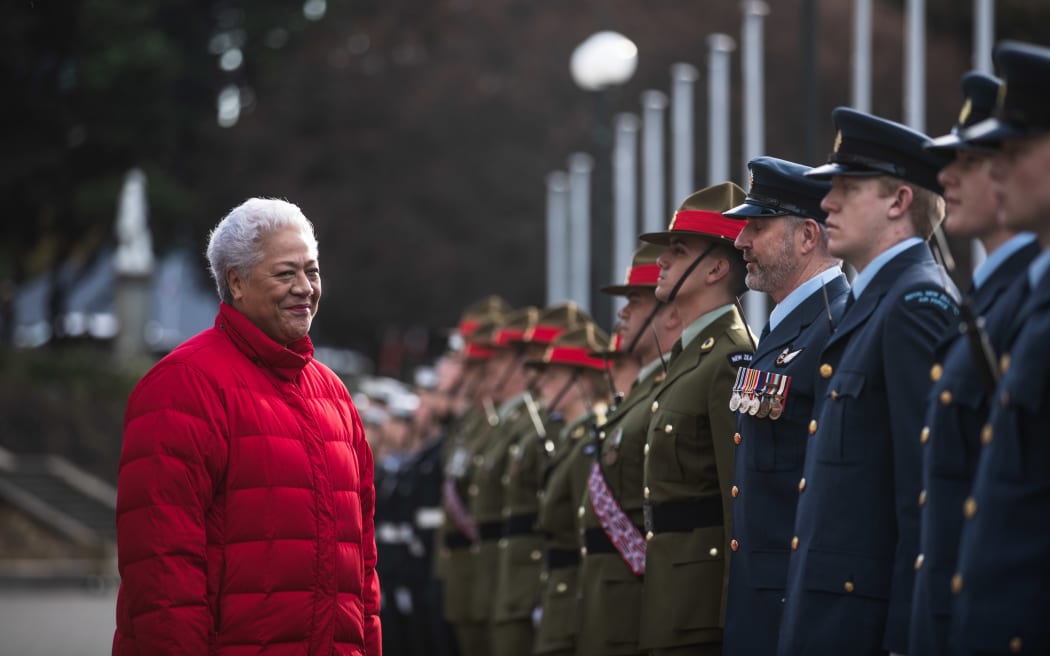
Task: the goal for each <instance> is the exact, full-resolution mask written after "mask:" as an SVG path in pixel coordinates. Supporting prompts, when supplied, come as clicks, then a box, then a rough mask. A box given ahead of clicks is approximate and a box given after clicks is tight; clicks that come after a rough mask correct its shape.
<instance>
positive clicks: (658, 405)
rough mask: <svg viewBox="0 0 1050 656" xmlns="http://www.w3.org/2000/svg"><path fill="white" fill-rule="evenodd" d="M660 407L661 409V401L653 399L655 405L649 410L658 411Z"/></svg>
mask: <svg viewBox="0 0 1050 656" xmlns="http://www.w3.org/2000/svg"><path fill="white" fill-rule="evenodd" d="M659 409H660V402H659V401H653V405H652V406H651V407H650V408H649V410H650V411H652V412H656V411H657V410H659Z"/></svg>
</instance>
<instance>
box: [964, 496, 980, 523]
mask: <svg viewBox="0 0 1050 656" xmlns="http://www.w3.org/2000/svg"><path fill="white" fill-rule="evenodd" d="M976 514H977V500H976V499H974V498H973V497H967V498H966V501H964V502H963V517H965V518H966V519H973V516H974V515H976Z"/></svg>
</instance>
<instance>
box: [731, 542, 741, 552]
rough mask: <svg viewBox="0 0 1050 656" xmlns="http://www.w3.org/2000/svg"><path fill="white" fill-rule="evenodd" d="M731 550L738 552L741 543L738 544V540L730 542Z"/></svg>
mask: <svg viewBox="0 0 1050 656" xmlns="http://www.w3.org/2000/svg"><path fill="white" fill-rule="evenodd" d="M729 548H730V549H732V550H733V551H736V550H738V549H739V548H740V543H739V542H737V541H736V540H730V541H729Z"/></svg>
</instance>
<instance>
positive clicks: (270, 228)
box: [207, 198, 317, 303]
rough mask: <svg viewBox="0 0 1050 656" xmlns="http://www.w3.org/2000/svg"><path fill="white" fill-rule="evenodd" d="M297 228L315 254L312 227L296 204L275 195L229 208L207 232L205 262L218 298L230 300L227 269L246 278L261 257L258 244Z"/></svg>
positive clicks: (315, 242)
mask: <svg viewBox="0 0 1050 656" xmlns="http://www.w3.org/2000/svg"><path fill="white" fill-rule="evenodd" d="M287 227H292V228H298V229H299V231H300V232H301V233H302V235H303V239H305V240H306V243H307V245H308V246H309V248H310V252H311V254H312V255H313V257H314V258H316V257H317V237H316V235H315V234H314V226H313V224H312V223H310V221H309V220H308V219H307V218H306V216H304V215H303V211H302V210H301V209H299V207H298V206H297V205H293V204H292V203H289V202H288V201H286V200H280V199H278V198H249V199H248V200H246V201H244V202H243V203H241V204H240V205H238V206H237V207H235V208H233V209H232V210H230V213H229V214H227V215H226V216H225V217H223V219H222V220H221V221H219V224H218V225H216V226H215V228H213V229H212V231H211V234H209V235H208V251H207V255H208V265H209V267H210V268H211V277H212V278H214V279H215V287H216V289H217V290H218V292H219V298H220V299H221V300H222V301H224V302H226V303H232V302H233V296H232V295H231V294H230V287H229V285H228V284H227V283H226V273H227V272H228V271H230V270H231V269H233V270H235V271H237V273H238V274H239V275H240V276H241V277H242V278H247V277H248V275H249V274H250V273H251V270H252V267H254V266H255V265H256V264H258V263H259V261H260V260H261V259H262V250H261V247H262V243H263V242H264V241H265V240H266V239H267V238H268V237H269V236H270V235H271V234H273V233H274V232H277V231H278V230H280V229H282V228H287Z"/></svg>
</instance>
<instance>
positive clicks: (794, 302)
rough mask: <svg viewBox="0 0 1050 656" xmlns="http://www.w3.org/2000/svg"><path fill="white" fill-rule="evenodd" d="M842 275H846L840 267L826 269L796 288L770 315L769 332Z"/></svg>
mask: <svg viewBox="0 0 1050 656" xmlns="http://www.w3.org/2000/svg"><path fill="white" fill-rule="evenodd" d="M841 275H844V274H843V273H842V269H840V268H839V267H830V268H827V269H824V270H823V271H821V272H820V273H818V274H817V275H815V276H813V277H812V278H810V279H809V280H807V281H806V282H804V283H802V284H801V285H799V286H798V287H796V288H795V289H794V290H793V291H792V292H791V293H790V294H788V295H787V296H785V297H784V300H782V301H780V302H779V303H777V306H776V307H775V308H773V311H772V312H770V313H769V330H770V331H771V332H772V331H773V330H776V328H777V326H779V325H780V322H781V321H783V320H784V319H785V318H786V317H787V316H788V315H789V314H791V312H792V310H794V309H795V308H797V307H798V306H799V305H801V304H802V301H804V300H806V299H807V298H809V297H810V295H811V294H813V293H814V292H816V291H817V290H819V289H820V288H821V287H823V286H824V285H827V284H828V283H830V282H831V281H832V280H834V279H836V278H838V277H839V276H841Z"/></svg>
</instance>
